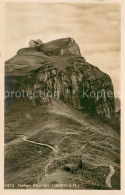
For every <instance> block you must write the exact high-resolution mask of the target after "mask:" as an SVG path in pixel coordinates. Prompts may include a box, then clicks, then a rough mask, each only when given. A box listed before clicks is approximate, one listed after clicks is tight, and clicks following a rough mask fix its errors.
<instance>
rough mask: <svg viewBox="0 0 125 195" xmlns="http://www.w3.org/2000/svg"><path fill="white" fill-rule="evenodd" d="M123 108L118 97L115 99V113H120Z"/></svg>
mask: <svg viewBox="0 0 125 195" xmlns="http://www.w3.org/2000/svg"><path fill="white" fill-rule="evenodd" d="M120 108H121V102H120V99H119V98H118V97H117V98H115V112H118V111H119V110H120Z"/></svg>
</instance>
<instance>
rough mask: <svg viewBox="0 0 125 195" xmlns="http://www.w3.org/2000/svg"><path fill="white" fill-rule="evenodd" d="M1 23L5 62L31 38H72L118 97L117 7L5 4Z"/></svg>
mask: <svg viewBox="0 0 125 195" xmlns="http://www.w3.org/2000/svg"><path fill="white" fill-rule="evenodd" d="M5 21H6V22H5V28H6V36H5V50H6V51H5V53H6V60H7V59H10V58H11V57H13V56H14V55H15V54H16V52H17V51H18V50H19V49H21V48H24V47H28V44H29V41H30V40H31V39H35V40H36V39H41V40H42V41H43V42H44V43H46V42H49V41H51V40H55V39H58V38H65V37H72V38H73V39H74V40H75V41H76V42H77V43H78V45H79V47H80V49H81V53H82V55H83V56H84V57H85V59H86V61H87V62H89V63H91V64H93V65H95V66H97V67H99V68H100V70H102V71H104V72H106V73H107V74H108V75H109V76H110V77H111V79H112V81H113V85H114V89H115V93H116V96H120V61H121V59H120V53H121V52H120V47H121V46H120V42H121V40H120V39H121V37H120V34H121V32H120V31H121V29H120V28H121V25H120V23H121V22H120V4H101V3H89V4H88V3H72V4H71V3H70V4H67V3H66V4H64V3H53V4H50V3H49V4H48V3H23V2H22V3H14V2H13V3H6V20H5Z"/></svg>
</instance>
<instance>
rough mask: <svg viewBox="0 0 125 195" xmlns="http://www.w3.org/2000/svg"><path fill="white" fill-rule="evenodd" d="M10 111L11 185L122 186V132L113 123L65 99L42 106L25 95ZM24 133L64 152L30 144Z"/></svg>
mask: <svg viewBox="0 0 125 195" xmlns="http://www.w3.org/2000/svg"><path fill="white" fill-rule="evenodd" d="M20 105H21V106H20ZM5 114H6V117H5V119H6V128H5V141H6V143H5V184H10V183H11V184H14V185H15V186H14V188H37V189H38V188H40V189H41V188H42V189H43V188H56V189H60V188H62V189H64V188H65V189H119V188H120V179H119V178H120V156H119V154H120V140H119V134H118V133H117V132H115V131H114V130H113V128H112V127H111V126H110V125H108V124H107V123H102V122H100V120H99V119H98V118H96V120H95V118H93V115H92V114H91V113H85V112H84V113H82V112H79V111H77V110H75V109H73V108H72V107H71V106H68V105H67V104H64V103H63V102H62V101H61V100H58V101H56V102H55V101H52V102H50V103H49V104H47V105H44V106H40V107H38V106H33V105H32V104H31V103H30V102H29V101H28V100H25V101H24V100H23V101H22V102H21V100H20V99H19V100H17V101H16V102H14V103H12V104H11V105H10V106H9V107H7V109H6V113H5ZM20 134H25V135H27V139H29V140H32V141H34V142H37V143H44V144H49V145H51V146H52V147H54V148H57V150H58V153H57V154H56V153H54V151H53V150H51V149H50V148H48V147H46V146H39V145H35V144H32V143H28V142H25V141H24V140H23V139H22V138H21V136H20ZM109 166H112V167H113V168H114V170H115V172H114V174H113V176H112V178H111V185H112V187H111V188H109V187H108V186H107V184H106V178H107V177H108V175H109V173H110V171H111V170H110V167H109ZM18 184H22V185H18ZM23 184H25V185H23ZM61 184H63V186H62V185H61ZM5 187H6V188H9V187H7V185H5ZM10 188H12V187H10Z"/></svg>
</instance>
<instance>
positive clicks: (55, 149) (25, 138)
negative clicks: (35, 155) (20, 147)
mask: <svg viewBox="0 0 125 195" xmlns="http://www.w3.org/2000/svg"><path fill="white" fill-rule="evenodd" d="M23 141H25V142H30V143H32V144H36V145H39V146H47V147H49V148H51V149H52V150H53V151H54V152H55V153H56V154H57V153H58V149H57V148H54V147H53V146H50V145H48V144H43V143H39V142H34V141H31V140H28V139H27V137H23Z"/></svg>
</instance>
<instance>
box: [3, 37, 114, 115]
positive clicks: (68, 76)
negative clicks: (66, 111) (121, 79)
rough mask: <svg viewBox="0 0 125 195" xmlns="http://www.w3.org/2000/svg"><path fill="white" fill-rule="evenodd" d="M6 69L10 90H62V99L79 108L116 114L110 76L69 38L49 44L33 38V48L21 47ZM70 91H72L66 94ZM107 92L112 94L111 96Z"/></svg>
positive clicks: (60, 91)
mask: <svg viewBox="0 0 125 195" xmlns="http://www.w3.org/2000/svg"><path fill="white" fill-rule="evenodd" d="M5 71H6V79H7V88H8V86H9V89H10V88H15V89H16V90H17V91H18V90H19V89H18V88H19V87H20V88H23V89H25V90H26V91H27V90H28V89H31V90H32V91H34V90H36V89H40V90H43V89H46V90H47V91H51V92H52V93H54V92H55V91H59V93H60V99H61V100H63V101H64V102H66V103H68V104H71V105H72V106H73V107H74V108H76V109H78V110H81V109H84V108H85V107H86V108H87V109H89V108H91V110H94V111H95V113H97V114H98V115H100V116H101V117H102V118H104V119H111V118H112V117H113V116H114V112H115V106H114V92H113V85H112V81H111V79H110V77H109V76H108V75H107V74H106V73H103V72H102V71H101V70H99V68H97V67H96V66H93V65H91V64H89V63H87V62H86V61H85V58H84V57H83V56H82V55H81V53H80V48H79V46H78V44H77V43H76V42H75V40H74V39H72V38H70V37H69V38H62V39H57V40H54V41H51V42H48V43H43V42H42V41H41V40H37V41H33V40H32V44H31V42H30V47H28V48H23V49H21V50H19V51H18V52H17V55H16V56H14V57H13V58H11V59H10V60H8V61H7V62H6V69H5ZM25 83H27V84H26V85H25ZM31 83H32V84H31ZM45 86H46V87H45ZM67 90H68V91H70V93H69V94H66V93H65V92H66V91H67ZM74 91H76V93H75V94H73V93H74ZM86 92H87V93H86ZM108 93H112V96H111V97H108V95H107V94H108ZM100 95H101V97H100ZM35 101H37V100H34V102H35ZM46 101H48V100H46ZM37 102H39V104H42V102H43V99H42V98H39V100H38V101H37Z"/></svg>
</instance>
